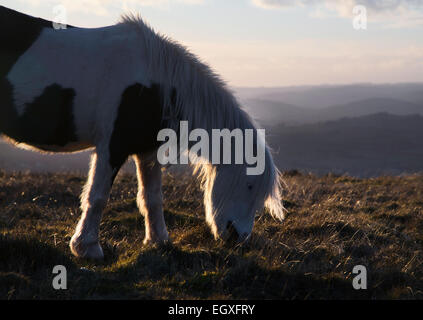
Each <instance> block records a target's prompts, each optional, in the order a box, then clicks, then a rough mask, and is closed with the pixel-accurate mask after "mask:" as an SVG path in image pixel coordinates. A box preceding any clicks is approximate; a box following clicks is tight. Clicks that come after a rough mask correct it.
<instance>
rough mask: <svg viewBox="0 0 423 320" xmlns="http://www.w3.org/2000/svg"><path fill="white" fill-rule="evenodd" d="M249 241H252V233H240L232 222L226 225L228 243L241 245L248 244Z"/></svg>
mask: <svg viewBox="0 0 423 320" xmlns="http://www.w3.org/2000/svg"><path fill="white" fill-rule="evenodd" d="M249 239H250V233H247V232H243V233H240V232H238V230H237V228H236V227H235V225H234V223H233V222H232V221H228V224H227V225H226V237H225V240H226V242H228V243H234V244H240V243H244V242H247V241H248V240H249Z"/></svg>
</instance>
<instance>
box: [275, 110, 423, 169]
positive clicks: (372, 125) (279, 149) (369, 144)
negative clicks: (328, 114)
mask: <svg viewBox="0 0 423 320" xmlns="http://www.w3.org/2000/svg"><path fill="white" fill-rule="evenodd" d="M267 133H268V137H267V141H268V143H269V144H270V145H271V146H272V147H273V149H274V150H275V161H276V163H277V164H278V166H279V167H280V168H281V169H282V170H290V169H303V170H308V171H313V172H316V173H327V172H336V173H349V174H351V175H355V176H361V177H367V176H376V175H381V174H401V173H407V172H408V173H411V172H421V171H423V117H422V116H417V115H414V116H413V115H409V116H395V115H390V114H387V113H382V114H375V115H368V116H363V117H359V118H345V119H341V120H337V121H330V122H326V123H317V124H308V125H302V126H294V127H293V126H286V125H279V126H275V127H271V128H268V132H267Z"/></svg>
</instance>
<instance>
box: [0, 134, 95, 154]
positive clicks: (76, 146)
mask: <svg viewBox="0 0 423 320" xmlns="http://www.w3.org/2000/svg"><path fill="white" fill-rule="evenodd" d="M3 138H4V140H5V141H6V142H9V143H11V144H13V145H15V146H16V147H18V148H20V149H24V150H30V151H37V152H42V153H76V152H82V151H84V150H87V149H91V148H94V146H93V145H92V144H91V143H87V142H71V143H69V144H66V145H63V146H58V145H37V144H28V143H25V142H19V141H16V140H14V139H13V138H11V137H9V136H3Z"/></svg>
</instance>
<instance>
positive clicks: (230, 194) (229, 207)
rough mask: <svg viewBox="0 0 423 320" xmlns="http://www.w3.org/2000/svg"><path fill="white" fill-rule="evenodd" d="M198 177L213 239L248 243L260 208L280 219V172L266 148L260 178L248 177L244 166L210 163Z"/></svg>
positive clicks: (282, 212)
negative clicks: (200, 178) (199, 177)
mask: <svg viewBox="0 0 423 320" xmlns="http://www.w3.org/2000/svg"><path fill="white" fill-rule="evenodd" d="M201 176H202V185H203V189H204V206H205V211H206V221H207V223H208V224H209V226H210V228H211V230H212V233H213V235H214V236H215V238H216V239H217V238H222V239H228V238H232V239H234V237H235V239H236V240H238V241H239V242H243V241H245V240H247V239H248V238H249V237H250V235H251V232H252V230H253V225H254V220H255V215H256V213H257V211H259V210H261V209H263V207H265V208H267V210H268V211H269V212H270V214H271V215H272V216H273V217H274V218H276V219H278V220H280V221H282V220H283V218H284V208H283V205H282V199H281V178H280V173H279V171H278V169H277V168H276V166H275V165H274V163H273V159H272V156H271V154H270V152H269V149H268V148H267V147H266V150H265V169H264V172H263V173H262V174H261V175H247V172H246V165H236V164H229V165H210V164H209V165H203V166H202V167H201ZM235 239H234V240H235Z"/></svg>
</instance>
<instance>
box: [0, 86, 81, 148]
mask: <svg viewBox="0 0 423 320" xmlns="http://www.w3.org/2000/svg"><path fill="white" fill-rule="evenodd" d="M0 97H1V104H2V108H1V109H0V128H2V131H3V133H4V134H6V135H7V136H9V137H10V138H12V139H13V140H15V141H17V142H22V143H26V144H29V145H33V146H37V147H40V148H41V149H43V148H42V146H60V147H63V146H66V145H67V144H69V143H71V142H75V141H77V140H78V139H77V136H76V133H75V132H76V129H75V125H74V119H73V114H72V110H73V101H74V97H75V91H74V90H73V89H69V88H62V87H61V86H60V85H58V84H53V85H51V86H48V87H47V88H45V90H44V92H43V93H42V94H41V95H40V96H39V97H36V98H35V99H34V101H33V102H31V103H27V104H26V105H25V113H24V114H22V115H21V116H19V115H18V114H17V111H16V108H15V106H14V103H13V88H12V85H11V84H10V83H9V81H7V80H6V79H2V80H1V81H0ZM47 151H48V150H47Z"/></svg>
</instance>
